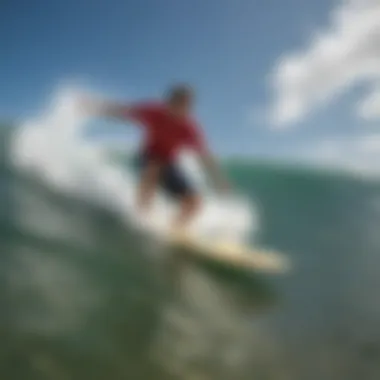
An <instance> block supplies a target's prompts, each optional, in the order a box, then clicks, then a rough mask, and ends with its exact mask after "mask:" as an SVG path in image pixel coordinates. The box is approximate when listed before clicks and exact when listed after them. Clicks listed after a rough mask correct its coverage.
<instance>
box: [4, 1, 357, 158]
mask: <svg viewBox="0 0 380 380" xmlns="http://www.w3.org/2000/svg"><path fill="white" fill-rule="evenodd" d="M334 7H336V2H332V1H328V0H319V1H315V0H271V1H269V0H258V1H253V0H191V1H190V0H79V1H77V0H66V1H57V0H34V1H28V0H18V1H9V0H6V1H3V2H2V3H1V5H0V47H1V50H0V54H1V60H0V83H1V84H2V85H1V87H0V116H4V117H27V116H29V115H32V114H34V113H36V112H38V111H39V110H40V109H41V107H43V105H44V104H45V103H46V102H47V100H48V98H49V95H50V93H51V92H52V91H54V88H55V87H56V86H57V84H58V83H59V82H60V81H62V80H67V79H68V80H73V79H74V80H78V81H81V82H82V83H86V84H89V85H91V86H92V87H94V88H97V89H99V90H103V91H105V92H106V93H107V94H112V95H114V96H117V97H119V98H123V97H125V98H126V99H133V98H138V99H140V98H144V97H154V96H159V95H160V94H161V93H162V91H163V90H164V89H165V87H166V86H167V85H168V84H170V83H171V82H173V81H177V80H179V81H186V82H190V83H192V84H194V85H195V87H196V88H197V90H198V96H199V106H198V110H197V112H198V115H199V118H200V120H201V122H202V124H203V125H204V127H205V129H206V131H207V134H208V135H209V137H210V140H211V143H212V145H214V146H215V148H216V150H217V151H220V152H223V153H241V154H244V155H250V154H252V155H255V154H263V153H265V154H266V153H268V154H269V155H272V156H276V155H281V154H282V153H286V152H288V153H289V152H290V153H291V152H292V151H293V152H294V149H295V147H300V146H301V147H302V145H303V144H304V142H307V143H309V142H310V141H313V140H318V139H323V138H325V137H329V136H338V138H341V136H342V135H346V134H348V135H350V134H351V135H353V136H354V135H355V133H357V132H356V124H357V120H356V118H355V117H351V116H347V109H348V108H349V107H350V96H351V97H354V98H355V96H356V93H354V94H353V93H352V92H348V93H347V94H345V95H344V96H341V97H339V98H338V97H337V99H336V100H334V101H333V102H331V103H332V104H328V105H327V106H325V107H321V108H319V109H318V110H317V112H314V113H312V116H311V117H307V118H306V117H304V118H301V117H300V118H299V120H297V122H296V123H294V124H295V125H294V126H292V127H291V128H285V129H273V128H271V122H270V121H269V120H268V119H267V118H263V117H256V116H257V114H260V113H262V112H264V110H265V109H266V108H268V107H269V108H270V107H271V102H272V100H271V99H272V98H273V97H276V96H277V95H276V90H273V89H272V88H271V87H270V86H269V83H270V81H271V77H273V75H274V74H275V72H276V67H277V66H278V62H281V57H285V58H286V56H287V55H289V56H291V54H292V52H294V51H301V53H302V50H305V51H306V53H305V54H307V51H308V49H309V50H310V49H312V48H313V47H312V45H313V38H314V37H313V36H314V35H315V34H316V32H318V31H322V32H323V30H324V28H328V26H329V23H330V21H331V20H330V12H331V10H332V9H334ZM358 92H359V90H358ZM250 114H251V116H249V115H250ZM252 114H253V116H252ZM255 115H256V116H255Z"/></svg>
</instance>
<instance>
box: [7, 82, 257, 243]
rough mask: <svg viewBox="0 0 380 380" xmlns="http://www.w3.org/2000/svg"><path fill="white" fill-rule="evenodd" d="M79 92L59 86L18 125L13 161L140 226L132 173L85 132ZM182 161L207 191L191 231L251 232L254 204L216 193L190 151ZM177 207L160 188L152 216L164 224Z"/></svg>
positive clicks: (238, 236) (243, 234) (242, 235)
mask: <svg viewBox="0 0 380 380" xmlns="http://www.w3.org/2000/svg"><path fill="white" fill-rule="evenodd" d="M80 94H81V92H80V91H78V90H77V89H73V88H67V87H66V88H62V89H60V90H59V91H57V93H56V95H55V96H54V97H53V99H52V102H51V104H50V106H49V107H48V108H47V110H46V111H45V112H43V113H42V114H41V115H40V116H39V117H37V118H36V119H34V120H29V121H26V122H25V123H24V124H22V125H21V126H20V127H19V128H18V131H17V133H15V138H14V141H13V160H14V164H15V165H16V166H17V167H18V168H20V169H23V170H25V171H27V172H29V173H33V174H34V175H36V176H38V177H39V178H41V179H42V180H43V181H44V182H45V183H46V184H48V185H49V186H52V187H54V188H55V189H56V190H59V191H62V192H66V193H70V194H72V195H73V196H79V197H84V198H86V199H87V200H91V201H94V202H98V203H101V204H102V205H104V206H106V207H108V208H110V209H112V210H113V211H115V212H117V213H119V214H120V215H121V217H122V218H123V219H124V220H125V222H126V223H127V224H128V223H134V225H136V223H138V221H140V219H141V218H140V217H139V215H138V213H137V212H136V208H135V194H136V189H137V181H136V178H135V175H134V172H133V170H132V168H128V167H125V166H123V167H121V166H118V165H117V164H115V163H111V162H110V160H109V159H108V157H107V149H106V147H105V146H103V145H102V144H94V143H93V142H91V141H90V140H89V139H86V138H84V137H83V133H82V132H83V130H84V128H85V127H86V126H87V124H88V121H89V119H88V117H87V116H86V115H85V114H83V112H82V111H81V109H80V108H79V107H78V98H79V96H80ZM180 161H181V165H183V167H184V170H186V171H187V173H188V175H189V176H191V178H192V179H193V181H194V183H195V184H196V185H197V187H198V189H199V191H200V192H201V193H202V194H203V196H204V207H203V209H202V211H201V212H200V214H199V215H198V217H197V218H196V220H194V223H193V224H192V226H191V229H192V231H193V232H194V233H195V234H198V235H211V234H213V235H214V236H223V237H230V238H231V239H235V240H242V239H245V238H246V237H247V236H248V235H250V236H252V232H253V231H254V230H255V229H256V227H257V220H256V213H255V212H254V210H253V205H251V204H249V202H247V201H246V200H245V199H242V198H239V197H237V196H229V197H227V198H224V199H222V198H220V197H218V196H217V195H216V194H215V193H214V192H213V191H212V190H211V189H210V188H209V187H208V186H207V181H206V178H205V175H204V173H203V172H202V170H201V169H200V167H199V165H198V164H197V162H196V160H195V159H194V157H192V156H191V155H190V154H189V153H184V154H183V155H182V156H181V160H180ZM174 212H175V207H174V205H173V204H172V203H171V202H170V201H168V200H167V199H165V198H164V197H163V195H162V194H160V193H159V194H157V199H156V202H155V205H154V208H153V210H152V211H151V213H150V216H149V217H150V221H152V222H153V224H154V225H156V226H158V225H160V226H163V227H165V226H167V225H168V224H169V223H170V220H171V217H172V215H173V213H174Z"/></svg>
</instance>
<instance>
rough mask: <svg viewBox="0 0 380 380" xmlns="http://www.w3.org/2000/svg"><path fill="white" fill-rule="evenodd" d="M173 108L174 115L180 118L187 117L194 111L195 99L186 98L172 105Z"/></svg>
mask: <svg viewBox="0 0 380 380" xmlns="http://www.w3.org/2000/svg"><path fill="white" fill-rule="evenodd" d="M171 108H172V110H173V112H174V113H176V114H177V115H179V116H187V115H189V114H190V113H191V111H192V109H193V99H192V98H191V97H190V96H189V97H186V98H182V99H178V100H177V101H173V102H172V103H171Z"/></svg>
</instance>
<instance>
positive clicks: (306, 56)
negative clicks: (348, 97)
mask: <svg viewBox="0 0 380 380" xmlns="http://www.w3.org/2000/svg"><path fill="white" fill-rule="evenodd" d="M271 84H272V85H273V91H274V93H273V95H274V99H273V103H272V104H271V106H270V119H271V121H272V122H273V124H274V125H276V126H277V127H285V126H289V125H291V124H292V123H295V122H297V121H300V120H302V119H303V118H305V117H306V116H307V114H308V113H309V112H311V111H312V110H313V109H315V108H317V107H320V106H322V105H325V104H328V103H329V102H331V101H332V100H333V99H335V98H336V97H338V96H339V95H340V94H342V93H343V92H344V91H346V90H347V89H349V88H350V87H352V86H353V85H355V84H368V85H369V86H372V87H370V93H369V94H368V95H367V96H366V97H365V98H364V99H362V100H361V101H360V102H359V103H358V105H357V110H356V111H357V114H358V115H359V116H361V117H363V118H364V119H367V120H368V119H376V118H380V0H348V1H343V0H342V1H341V2H340V4H339V6H336V7H335V8H334V9H333V10H332V12H331V15H330V23H329V26H328V28H327V29H326V30H322V31H317V32H316V33H315V35H314V36H313V38H312V39H311V41H310V44H309V46H307V47H306V49H305V50H304V51H299V52H297V53H290V54H285V55H284V56H282V57H280V59H279V61H278V63H277V65H276V67H275V68H274V70H273V72H272V75H271Z"/></svg>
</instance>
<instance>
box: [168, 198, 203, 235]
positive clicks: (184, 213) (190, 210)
mask: <svg viewBox="0 0 380 380" xmlns="http://www.w3.org/2000/svg"><path fill="white" fill-rule="evenodd" d="M200 205H201V202H200V198H199V197H198V196H197V195H186V196H185V197H183V198H182V199H181V201H180V205H179V212H178V215H177V216H176V218H175V219H174V230H177V231H183V230H185V229H186V227H187V225H188V224H189V223H190V222H191V220H192V219H193V218H194V217H195V215H196V213H197V212H198V211H199V208H200Z"/></svg>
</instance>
